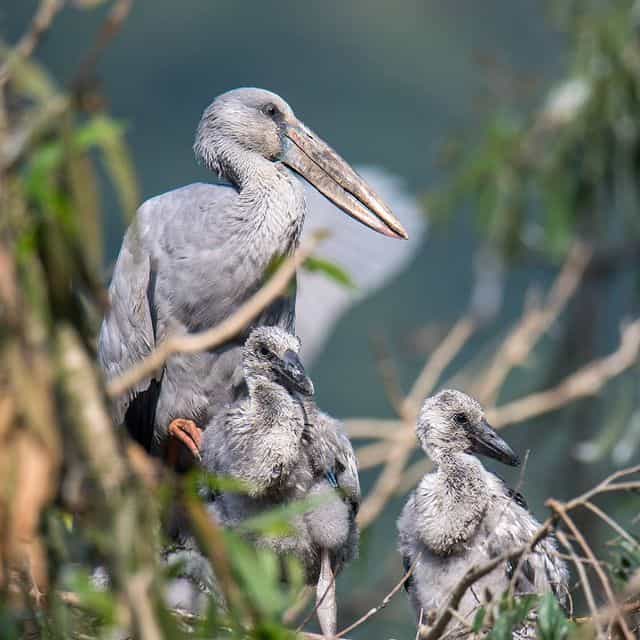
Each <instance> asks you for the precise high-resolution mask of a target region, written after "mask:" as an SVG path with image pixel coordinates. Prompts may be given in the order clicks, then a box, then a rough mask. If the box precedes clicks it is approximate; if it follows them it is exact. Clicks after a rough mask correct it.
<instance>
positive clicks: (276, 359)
mask: <svg viewBox="0 0 640 640" xmlns="http://www.w3.org/2000/svg"><path fill="white" fill-rule="evenodd" d="M299 353H300V339H299V338H297V337H296V336H293V335H291V334H290V333H287V332H286V331H284V330H283V329H280V328H278V327H258V328H256V329H254V330H253V331H252V332H251V333H250V334H249V337H248V338H247V341H246V342H245V344H244V347H243V364H244V374H245V377H246V379H247V383H248V384H249V385H250V386H251V385H252V384H256V383H259V382H267V383H276V384H279V385H281V386H283V387H285V388H286V389H288V390H289V391H295V392H298V393H301V394H302V395H305V396H311V395H313V382H311V380H310V378H308V377H307V374H306V373H305V370H304V367H303V365H302V362H300V358H299V356H298V354H299Z"/></svg>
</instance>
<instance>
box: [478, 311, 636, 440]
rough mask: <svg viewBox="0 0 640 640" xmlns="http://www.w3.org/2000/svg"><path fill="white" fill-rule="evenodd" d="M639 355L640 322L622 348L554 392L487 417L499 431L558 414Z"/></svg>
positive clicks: (627, 331) (630, 328) (594, 391)
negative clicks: (536, 418) (556, 412)
mask: <svg viewBox="0 0 640 640" xmlns="http://www.w3.org/2000/svg"><path fill="white" fill-rule="evenodd" d="M639 355H640V319H639V320H635V321H634V322H632V323H631V324H629V325H627V326H626V327H625V328H624V329H623V331H622V335H621V339H620V345H619V347H618V349H616V351H614V352H613V353H611V354H609V355H608V356H606V357H604V358H601V359H599V360H594V361H593V362H590V363H589V364H587V365H585V366H584V367H582V368H581V369H578V371H576V372H575V373H573V374H571V375H570V376H568V377H567V378H565V379H564V380H563V381H562V382H561V383H560V384H559V385H557V386H555V387H553V388H551V389H547V390H546V391H541V392H538V393H532V394H530V395H528V396H525V397H524V398H519V399H518V400H514V401H513V402H509V403H507V404H504V405H502V406H501V407H497V408H495V409H492V410H489V411H488V412H487V417H488V419H489V421H490V422H491V424H492V425H493V426H494V427H495V428H496V429H500V428H503V427H505V426H507V425H513V424H516V423H519V422H524V421H525V420H530V419H531V418H535V417H538V416H541V415H543V414H545V413H549V412H551V411H555V410H557V409H560V408H561V407H564V406H566V405H568V404H570V403H571V402H574V401H575V400H578V399H580V398H586V397H589V396H594V395H596V394H597V393H598V392H599V391H600V390H601V389H602V388H603V387H604V386H605V384H607V382H609V380H611V379H612V378H615V377H616V376H619V375H620V374H621V373H623V372H624V371H626V370H627V369H629V368H630V367H632V366H633V365H634V364H636V362H638V357H639Z"/></svg>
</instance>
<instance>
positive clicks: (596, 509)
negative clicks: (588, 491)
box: [584, 485, 640, 545]
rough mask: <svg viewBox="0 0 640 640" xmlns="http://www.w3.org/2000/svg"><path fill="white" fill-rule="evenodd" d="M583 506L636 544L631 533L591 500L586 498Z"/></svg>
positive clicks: (621, 535)
mask: <svg viewBox="0 0 640 640" xmlns="http://www.w3.org/2000/svg"><path fill="white" fill-rule="evenodd" d="M614 486H615V485H614ZM639 486H640V485H639ZM584 506H585V507H586V508H587V509H589V511H591V512H593V513H595V514H596V515H597V516H598V517H599V518H600V519H601V520H603V521H604V522H606V523H607V524H608V525H609V526H610V527H611V528H612V529H613V530H614V531H615V532H616V533H617V534H618V535H619V536H620V537H621V538H624V539H625V540H627V542H630V543H631V544H633V545H636V544H638V542H637V541H636V539H635V538H634V537H633V536H632V535H630V534H629V533H627V532H626V531H625V530H624V529H623V528H622V527H621V526H620V525H619V524H618V523H617V522H616V521H615V520H614V519H613V518H612V517H611V516H609V515H607V514H606V513H605V512H604V511H603V510H602V509H601V508H600V507H598V506H596V505H595V504H593V502H589V501H588V500H586V501H585V503H584Z"/></svg>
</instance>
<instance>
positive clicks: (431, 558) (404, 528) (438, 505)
mask: <svg viewBox="0 0 640 640" xmlns="http://www.w3.org/2000/svg"><path fill="white" fill-rule="evenodd" d="M416 431H417V435H418V439H419V440H420V444H421V445H422V448H423V449H424V451H425V453H427V455H428V456H429V458H430V459H431V460H432V462H433V464H434V466H435V470H434V471H433V472H431V473H428V474H426V475H425V476H424V477H423V478H422V480H421V481H420V483H419V484H418V486H417V488H416V490H415V491H414V492H413V493H412V494H411V495H410V496H409V499H408V501H407V503H406V505H405V507H404V509H403V510H402V514H401V515H400V518H399V519H398V532H399V550H400V553H401V554H402V556H403V562H404V566H405V569H408V568H409V567H410V566H412V565H413V563H414V562H415V561H416V560H417V564H416V566H415V569H414V573H413V575H412V576H411V578H410V579H409V581H408V582H407V583H406V588H407V591H408V593H409V598H410V601H411V604H412V605H413V608H414V609H415V612H416V616H417V617H419V616H420V612H421V611H423V612H424V614H426V613H428V612H429V611H432V610H437V609H440V608H441V607H442V606H444V605H445V604H446V602H447V599H448V597H449V596H450V594H451V591H452V589H453V588H454V587H455V585H456V584H457V583H458V582H459V581H460V579H461V578H462V577H463V575H464V574H465V572H466V571H467V570H468V569H470V568H471V567H473V566H480V565H482V564H486V563H487V562H488V561H489V560H491V558H494V557H496V556H498V555H500V554H502V553H504V552H506V551H509V550H511V549H517V548H518V547H520V546H522V545H524V544H526V543H528V542H529V541H530V540H531V538H532V537H533V535H534V533H535V532H536V530H537V529H538V527H539V526H540V525H539V523H538V522H537V521H536V519H535V518H534V517H533V516H532V515H531V514H530V513H529V511H528V510H527V507H526V504H525V502H524V499H523V498H522V496H521V495H520V494H519V493H516V492H514V491H512V490H511V489H509V488H508V487H507V486H506V485H505V483H504V482H503V481H502V480H501V479H500V478H498V477H497V476H496V475H494V474H493V473H490V472H489V471H487V470H486V469H485V468H484V466H483V465H482V463H481V462H480V460H478V458H477V457H476V454H480V455H484V456H488V457H491V458H495V459H496V460H499V461H500V462H502V463H504V464H508V465H511V466H516V465H518V464H519V459H518V457H517V456H516V454H515V453H514V452H513V451H512V449H511V447H509V445H508V444H507V443H506V442H505V441H504V440H503V439H502V438H501V437H500V436H499V435H498V434H497V433H496V432H495V431H494V430H493V429H492V428H491V426H490V425H489V424H488V423H487V421H486V420H485V417H484V412H483V410H482V407H481V406H480V405H479V404H478V402H476V401H475V400H474V399H473V398H470V397H469V396H467V395H465V394H464V393H461V392H460V391H453V390H444V391H441V392H440V393H438V394H437V395H435V396H432V397H431V398H428V399H427V400H426V401H425V403H424V405H423V407H422V410H421V412H420V415H419V417H418V424H417V429H416ZM514 564H515V563H511V562H507V563H505V564H503V565H501V566H498V567H497V568H496V569H495V570H494V571H492V572H491V573H489V574H488V575H487V576H485V577H484V578H482V579H481V580H479V581H478V582H476V583H475V584H474V585H473V586H472V587H471V588H470V589H468V590H467V592H466V594H465V595H464V597H463V599H462V601H461V602H460V606H459V608H458V610H459V613H460V614H461V615H462V616H463V617H465V618H467V619H468V620H469V622H470V623H471V622H473V616H474V613H475V611H476V610H477V609H478V607H480V606H482V605H483V604H485V602H486V600H487V598H488V597H489V598H492V597H499V596H500V595H501V594H502V593H503V592H505V591H506V590H507V589H508V588H509V586H510V582H511V580H512V578H513V573H514V570H515V569H516V567H515V566H514ZM567 581H568V572H567V568H566V565H565V563H564V561H563V560H561V559H560V558H559V557H558V555H557V551H556V545H555V542H554V540H553V539H552V538H551V537H547V538H545V539H543V540H542V541H540V542H539V543H538V544H537V545H536V546H535V549H534V550H533V551H532V552H531V553H530V554H528V555H527V556H526V558H525V559H524V561H523V562H522V563H521V567H520V569H519V571H518V574H517V576H516V577H515V593H516V595H519V594H542V593H545V592H548V591H551V592H553V593H554V594H555V595H556V597H558V599H559V600H560V602H561V604H563V605H564V601H565V598H566V594H567ZM460 630H461V631H462V628H460ZM523 633H524V634H525V635H526V630H524V631H519V632H518V635H514V637H522V636H523Z"/></svg>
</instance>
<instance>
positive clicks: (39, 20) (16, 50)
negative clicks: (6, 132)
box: [0, 0, 65, 91]
mask: <svg viewBox="0 0 640 640" xmlns="http://www.w3.org/2000/svg"><path fill="white" fill-rule="evenodd" d="M64 4H65V3H64V0H40V4H39V5H38V9H37V10H36V12H35V14H34V16H33V18H32V20H31V25H30V26H29V28H28V29H27V31H26V32H25V33H24V35H23V36H22V37H21V38H20V40H19V41H18V42H17V43H16V45H15V46H14V47H13V49H12V50H11V51H10V53H9V55H8V56H7V59H6V60H5V61H4V63H3V64H2V66H0V91H1V90H2V88H3V87H4V85H5V84H6V83H7V81H8V80H9V78H10V76H11V74H12V73H13V70H14V69H15V66H16V64H17V63H18V62H20V61H21V60H25V59H26V58H28V57H29V56H31V55H32V54H33V52H34V51H35V50H36V47H37V46H38V45H39V44H40V41H41V40H42V37H43V36H44V34H45V33H46V32H47V31H48V29H49V27H50V26H51V23H52V22H53V20H54V18H55V17H56V15H57V14H58V13H59V12H60V11H61V10H62V8H63V7H64Z"/></svg>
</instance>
